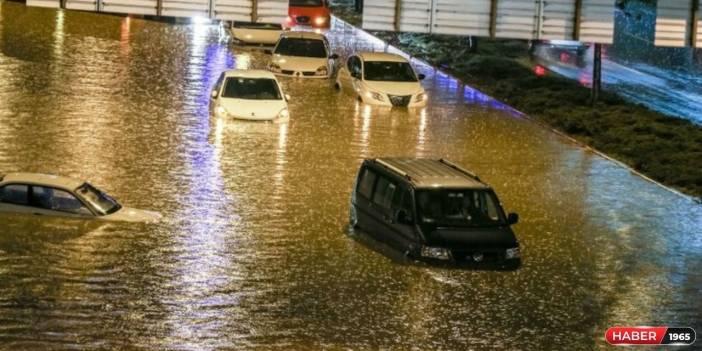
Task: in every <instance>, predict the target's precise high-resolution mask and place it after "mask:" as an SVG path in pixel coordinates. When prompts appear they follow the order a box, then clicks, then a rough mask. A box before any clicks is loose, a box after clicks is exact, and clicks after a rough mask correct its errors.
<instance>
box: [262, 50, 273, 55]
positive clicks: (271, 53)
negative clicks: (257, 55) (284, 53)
mask: <svg viewBox="0 0 702 351" xmlns="http://www.w3.org/2000/svg"><path fill="white" fill-rule="evenodd" d="M263 52H264V53H265V54H266V55H273V50H271V49H265V50H263Z"/></svg>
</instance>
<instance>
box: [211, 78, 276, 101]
mask: <svg viewBox="0 0 702 351" xmlns="http://www.w3.org/2000/svg"><path fill="white" fill-rule="evenodd" d="M222 97H225V98H233V99H247V100H281V99H282V98H281V96H280V90H278V84H277V83H276V82H275V80H273V79H270V78H242V77H233V78H227V82H226V83H225V85H224V91H223V92H222Z"/></svg>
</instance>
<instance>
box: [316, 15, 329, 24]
mask: <svg viewBox="0 0 702 351" xmlns="http://www.w3.org/2000/svg"><path fill="white" fill-rule="evenodd" d="M327 20H329V19H328V18H327V17H325V16H319V17H317V18H315V19H314V24H316V25H318V26H323V25H324V24H326V23H327Z"/></svg>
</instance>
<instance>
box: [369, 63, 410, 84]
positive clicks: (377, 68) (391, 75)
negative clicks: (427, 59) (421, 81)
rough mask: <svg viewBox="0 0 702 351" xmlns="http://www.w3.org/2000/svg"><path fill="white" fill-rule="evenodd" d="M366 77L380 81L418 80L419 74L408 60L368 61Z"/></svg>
mask: <svg viewBox="0 0 702 351" xmlns="http://www.w3.org/2000/svg"><path fill="white" fill-rule="evenodd" d="M363 71H364V73H363V74H364V77H363V78H364V79H365V80H372V81H380V82H416V81H417V76H416V75H415V74H414V70H412V66H410V64H409V63H407V62H386V61H366V62H365V63H363Z"/></svg>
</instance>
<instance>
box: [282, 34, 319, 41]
mask: <svg viewBox="0 0 702 351" xmlns="http://www.w3.org/2000/svg"><path fill="white" fill-rule="evenodd" d="M280 38H296V39H316V40H324V38H325V37H324V35H323V34H319V33H315V32H284V33H283V34H281V35H280Z"/></svg>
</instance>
